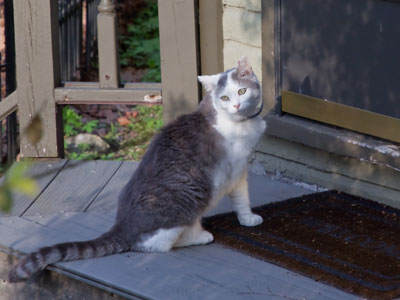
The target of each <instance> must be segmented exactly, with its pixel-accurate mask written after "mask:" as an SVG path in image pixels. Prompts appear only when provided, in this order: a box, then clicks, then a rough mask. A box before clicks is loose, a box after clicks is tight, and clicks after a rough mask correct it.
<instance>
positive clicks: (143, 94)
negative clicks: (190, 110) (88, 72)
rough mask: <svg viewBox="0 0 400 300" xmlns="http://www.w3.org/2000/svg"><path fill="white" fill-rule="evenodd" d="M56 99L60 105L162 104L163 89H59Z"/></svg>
mask: <svg viewBox="0 0 400 300" xmlns="http://www.w3.org/2000/svg"><path fill="white" fill-rule="evenodd" d="M54 95H55V96H54V97H55V100H56V102H57V103H58V104H95V103H100V104H106V103H111V104H114V103H125V104H161V103H162V101H161V97H156V96H160V95H161V89H160V88H157V87H154V86H151V87H140V88H132V89H131V88H121V89H113V88H110V89H93V88H86V87H81V88H78V87H74V88H72V87H70V88H57V89H55V91H54Z"/></svg>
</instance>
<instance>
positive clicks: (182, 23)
mask: <svg viewBox="0 0 400 300" xmlns="http://www.w3.org/2000/svg"><path fill="white" fill-rule="evenodd" d="M96 1H97V0H92V1H90V0H88V1H87V9H88V13H89V14H93V13H94V12H93V6H92V5H93V3H94V2H96ZM67 2H68V3H71V4H70V5H71V6H70V7H68V5H67V7H66V8H65V7H62V5H65V1H64V0H59V1H53V0H25V1H20V0H14V2H13V3H14V20H15V22H14V24H15V49H16V51H15V54H16V81H17V90H16V91H14V92H13V93H11V94H10V95H8V96H7V98H6V99H4V100H3V101H2V102H0V120H2V119H4V118H5V117H7V116H8V115H10V113H12V112H14V111H16V110H18V118H19V124H20V128H21V132H24V130H25V128H27V127H28V125H29V124H30V123H31V120H32V119H33V118H34V117H35V116H39V117H40V119H41V121H42V125H43V128H42V138H41V140H40V141H39V142H38V143H37V144H36V145H31V144H30V143H29V142H28V139H27V137H26V136H25V135H24V134H21V137H20V149H21V152H20V155H21V157H35V158H49V157H62V156H63V150H64V139H63V126H62V124H63V122H62V111H61V107H62V105H63V104H95V103H97V104H99V103H100V104H106V103H108V104H110V103H130V104H162V105H163V107H164V120H165V121H166V122H168V121H169V120H171V119H174V118H175V117H176V116H178V115H180V114H182V113H187V112H190V111H193V110H194V109H195V107H196V106H197V104H198V102H199V94H200V91H199V85H198V83H197V75H198V74H199V73H200V68H201V69H203V67H202V66H200V56H201V58H202V61H204V62H208V64H205V65H204V66H205V67H204V70H207V71H206V72H207V73H208V74H209V73H213V72H216V71H219V66H220V65H221V64H220V63H221V61H219V63H218V64H210V63H209V62H210V60H209V59H211V57H214V53H215V52H216V51H215V50H217V48H213V46H212V45H214V44H215V43H212V41H214V40H216V35H218V34H220V32H216V35H213V32H215V27H216V26H213V24H214V23H215V24H217V23H218V20H217V19H216V18H215V17H216V16H217V14H212V17H211V18H210V17H209V14H204V13H202V11H205V9H206V7H210V6H211V7H214V6H215V7H217V6H219V5H218V4H216V3H218V1H214V0H204V1H200V2H197V1H196V0H184V1H182V0H159V1H158V9H159V27H160V48H161V73H162V74H161V75H162V83H161V84H158V83H126V84H124V85H122V84H121V82H120V80H119V63H118V55H117V41H118V36H117V32H116V14H115V5H114V2H113V1H112V0H101V1H100V2H99V5H98V12H99V13H98V14H97V35H98V40H97V42H98V57H99V60H98V63H99V82H71V81H65V82H64V81H63V80H62V79H63V78H67V79H69V78H70V77H69V76H71V75H73V74H74V70H73V69H70V70H65V69H62V68H61V63H60V61H61V59H65V60H68V61H69V63H71V65H72V68H73V67H74V66H76V64H77V62H78V59H79V58H77V57H75V58H73V57H70V56H69V55H70V54H69V53H64V52H60V40H61V39H64V38H69V37H66V36H65V35H64V36H63V34H64V33H63V29H61V30H60V29H59V15H60V14H61V16H62V17H64V18H66V19H64V21H62V22H66V24H69V25H66V26H75V27H74V28H75V29H74V30H75V31H77V32H78V33H79V31H80V30H81V28H80V25H77V24H76V20H75V21H74V20H73V19H70V20H68V12H71V10H72V11H73V10H74V9H75V10H80V9H81V3H82V1H79V0H74V1H67ZM74 5H75V6H74ZM96 5H97V3H96ZM198 5H200V7H198ZM63 9H64V11H63ZM65 9H66V10H65ZM199 11H200V14H199ZM221 15H222V14H221ZM219 21H220V20H219ZM71 24H75V25H71ZM201 28H209V29H208V30H207V31H206V32H207V34H204V35H202V34H201ZM211 29H212V30H211ZM199 31H200V37H199ZM90 34H93V33H90ZM78 35H79V34H78ZM71 38H72V37H71ZM74 38H76V37H74ZM199 39H200V40H201V41H202V43H204V45H208V46H207V47H201V48H202V49H204V51H203V52H202V53H200V51H199V48H200V47H199ZM90 41H91V39H89V40H87V42H88V43H90ZM86 47H87V49H86V51H90V50H88V49H90V47H91V46H87V45H86ZM69 51H72V52H74V51H77V50H76V49H72V50H71V49H69ZM77 52H79V51H77ZM207 58H208V59H207ZM213 66H215V69H213ZM64 76H65V77H64ZM161 90H162V100H161Z"/></svg>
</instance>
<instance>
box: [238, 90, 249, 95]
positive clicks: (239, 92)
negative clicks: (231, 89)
mask: <svg viewBox="0 0 400 300" xmlns="http://www.w3.org/2000/svg"><path fill="white" fill-rule="evenodd" d="M246 91H247V89H246V88H242V89H240V90H238V94H239V95H244V94H245V93H246Z"/></svg>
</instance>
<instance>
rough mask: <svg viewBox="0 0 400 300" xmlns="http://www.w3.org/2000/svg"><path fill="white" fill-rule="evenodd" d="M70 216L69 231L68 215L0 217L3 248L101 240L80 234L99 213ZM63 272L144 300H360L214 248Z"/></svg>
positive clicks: (108, 260) (112, 260) (71, 266)
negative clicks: (39, 218)
mask: <svg viewBox="0 0 400 300" xmlns="http://www.w3.org/2000/svg"><path fill="white" fill-rule="evenodd" d="M71 217H72V218H73V219H74V222H72V224H73V226H72V227H71V228H68V226H69V225H68V216H63V217H62V220H61V221H58V220H57V218H56V217H55V216H52V217H50V216H45V217H43V218H42V219H41V220H40V223H38V222H37V220H38V217H27V218H26V219H23V218H17V217H9V218H0V232H2V233H3V232H6V234H1V235H0V244H1V245H5V246H7V247H10V248H12V249H14V250H18V251H23V252H26V251H32V248H37V247H42V246H46V245H51V244H53V243H57V242H60V241H71V240H72V239H74V238H75V239H77V240H83V239H87V238H93V237H95V236H97V232H94V230H93V231H90V229H88V230H81V226H82V227H83V226H86V225H87V224H90V223H92V222H101V220H99V219H100V217H99V214H97V215H93V214H92V213H76V214H73V215H72V216H71ZM4 219H8V220H4ZM79 224H81V225H79ZM12 225H13V227H12V228H11V230H10V226H12ZM94 227H97V225H95V226H94ZM87 228H89V227H87ZM68 230H70V233H67V232H68ZM64 235H66V236H64ZM35 244H36V247H33V246H34V245H35ZM59 269H61V270H62V271H63V272H64V274H65V275H67V276H69V274H73V275H74V276H79V277H81V278H82V279H85V280H86V281H87V282H93V283H96V284H97V285H102V284H103V285H106V286H107V287H109V288H112V289H114V290H115V292H116V293H117V294H118V293H119V292H122V293H125V294H130V295H132V296H136V297H142V298H146V299H243V298H246V299H288V298H289V299H308V300H311V299H314V300H320V299H329V300H334V299H335V300H336V299H343V300H345V299H349V300H350V299H357V297H355V296H352V295H349V294H347V293H344V292H342V291H339V290H337V289H335V288H333V287H329V286H326V285H324V284H321V283H319V282H315V281H314V280H312V279H309V278H306V277H303V276H301V275H298V274H295V273H292V272H290V271H287V270H285V269H283V268H280V267H277V266H275V265H271V264H268V263H266V262H263V261H260V260H257V259H254V258H251V257H248V256H246V255H243V254H241V253H238V252H235V251H232V250H229V249H225V248H223V247H221V246H219V245H216V244H213V245H207V246H197V247H189V248H185V249H179V250H173V251H171V252H169V253H125V254H121V255H113V256H109V257H104V258H99V259H91V260H86V261H76V262H68V263H58V264H56V265H55V267H54V270H56V271H57V270H59Z"/></svg>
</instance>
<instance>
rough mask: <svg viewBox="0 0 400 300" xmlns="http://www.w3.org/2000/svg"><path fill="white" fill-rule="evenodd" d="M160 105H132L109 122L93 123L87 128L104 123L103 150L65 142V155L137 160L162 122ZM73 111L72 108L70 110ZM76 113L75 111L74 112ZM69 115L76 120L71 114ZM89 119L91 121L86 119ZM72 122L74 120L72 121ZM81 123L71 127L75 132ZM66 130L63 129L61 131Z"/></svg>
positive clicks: (80, 130)
mask: <svg viewBox="0 0 400 300" xmlns="http://www.w3.org/2000/svg"><path fill="white" fill-rule="evenodd" d="M162 111H163V107H162V106H161V105H154V106H139V105H138V106H135V107H133V108H132V110H131V111H130V112H127V113H126V114H125V115H122V116H121V117H120V118H119V119H118V120H117V121H116V122H114V123H110V124H109V125H108V124H107V125H106V124H104V123H99V122H97V123H96V126H95V127H93V128H91V129H93V130H94V132H96V130H97V129H99V127H103V128H104V127H105V126H107V133H106V134H105V135H104V136H103V139H104V140H105V141H106V142H108V143H109V144H110V145H111V147H110V149H109V151H107V152H106V153H98V152H95V151H93V150H91V149H90V147H88V145H79V146H78V149H75V150H73V151H71V150H69V149H68V145H66V144H65V149H66V154H67V158H69V159H85V160H90V159H102V160H140V159H141V158H142V156H143V155H144V153H145V151H146V149H147V146H148V144H149V141H150V139H151V137H152V136H153V135H154V134H155V133H156V132H157V131H158V130H159V129H160V128H161V127H162V126H163V121H162ZM73 113H74V114H76V113H75V112H73ZM78 117H79V115H78ZM71 119H73V120H74V122H75V121H76V120H77V118H76V116H75V115H73V117H71ZM90 122H91V121H90ZM75 125H76V124H75ZM83 128H84V126H81V127H80V128H79V127H72V129H73V130H75V131H76V132H77V133H79V132H82V130H83ZM65 134H66V133H65Z"/></svg>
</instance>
